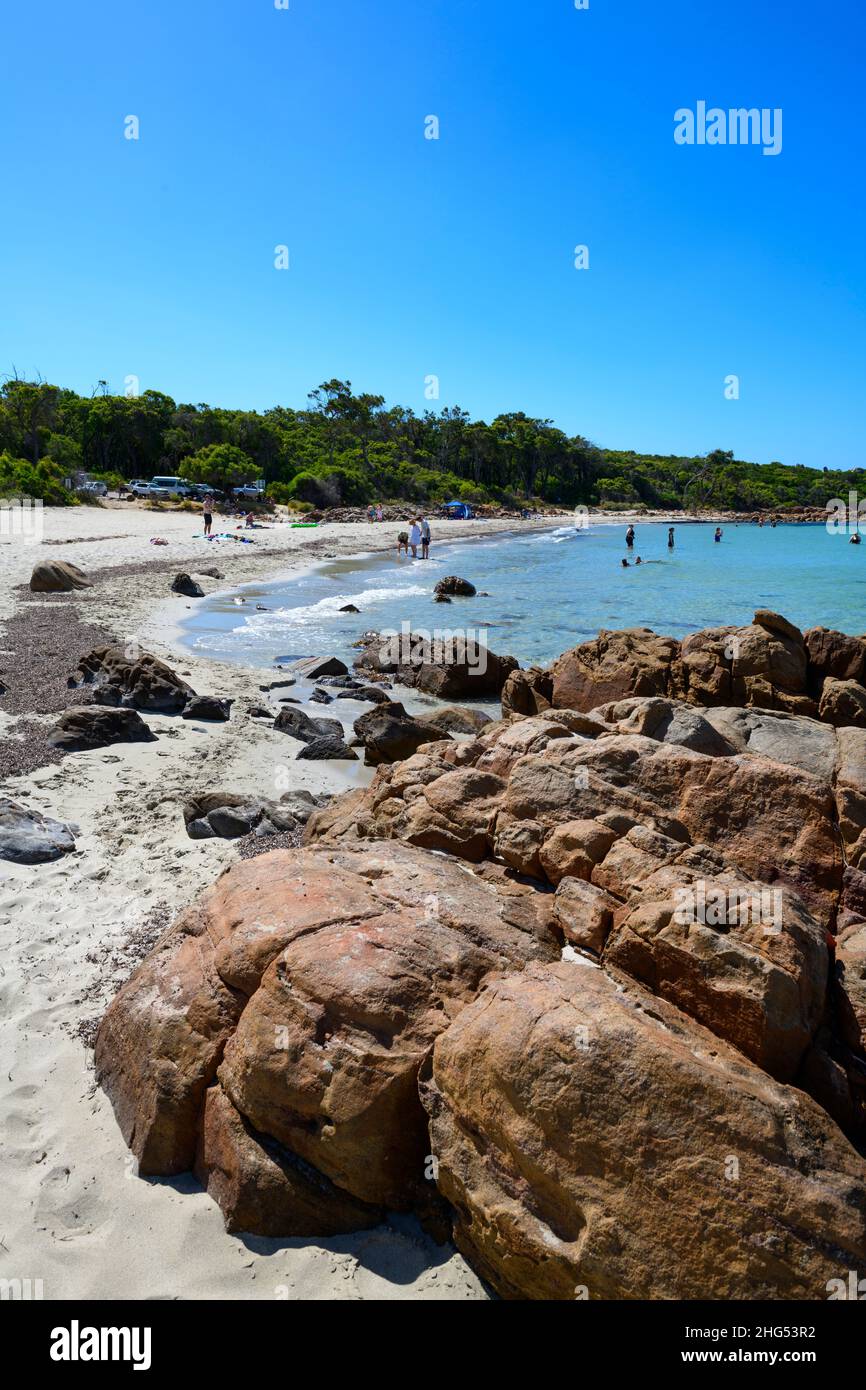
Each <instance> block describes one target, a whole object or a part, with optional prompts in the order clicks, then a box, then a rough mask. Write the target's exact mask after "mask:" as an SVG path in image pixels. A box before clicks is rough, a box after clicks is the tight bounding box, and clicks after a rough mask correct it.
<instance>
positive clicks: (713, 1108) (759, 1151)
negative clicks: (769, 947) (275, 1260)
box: [422, 964, 866, 1300]
mask: <svg viewBox="0 0 866 1390" xmlns="http://www.w3.org/2000/svg"><path fill="white" fill-rule="evenodd" d="M422 1092H423V1096H424V1100H425V1105H426V1106H427V1108H428V1111H429V1114H430V1117H431V1127H430V1132H431V1152H432V1153H433V1155H434V1156H435V1158H436V1160H437V1162H438V1172H439V1176H438V1182H439V1188H440V1190H441V1192H442V1193H444V1195H445V1197H446V1198H447V1199H448V1201H449V1202H450V1203H451V1205H452V1206H453V1208H454V1211H455V1236H456V1241H457V1244H458V1246H459V1248H460V1249H461V1250H462V1252H463V1253H464V1255H465V1256H466V1257H467V1259H468V1260H469V1261H470V1263H471V1264H472V1265H473V1267H474V1268H475V1269H476V1270H477V1271H478V1272H479V1273H480V1274H481V1275H482V1277H484V1278H485V1279H487V1280H488V1282H489V1283H490V1284H491V1286H492V1287H493V1288H494V1289H495V1290H496V1291H497V1292H498V1293H499V1294H501V1295H502V1296H503V1297H505V1298H529V1299H574V1298H590V1299H642V1298H650V1299H702V1298H705V1299H722V1300H727V1299H812V1300H814V1299H818V1300H820V1299H825V1298H826V1297H827V1291H828V1281H829V1280H830V1279H835V1278H840V1277H841V1278H846V1277H847V1271H848V1270H849V1269H855V1270H856V1269H862V1268H863V1267H864V1263H866V1162H864V1159H863V1158H862V1157H861V1156H860V1155H859V1154H858V1153H857V1152H856V1151H855V1150H854V1149H853V1148H852V1147H851V1145H850V1144H849V1143H848V1141H847V1140H846V1139H845V1138H844V1137H843V1135H842V1134H841V1132H840V1131H839V1130H838V1129H837V1127H836V1126H835V1124H834V1123H833V1121H832V1120H830V1119H829V1118H828V1116H827V1115H826V1114H825V1113H824V1112H823V1111H822V1110H821V1109H820V1108H819V1107H818V1105H816V1104H815V1102H814V1101H812V1100H811V1099H810V1098H809V1097H808V1096H806V1095H805V1094H804V1093H803V1092H802V1091H798V1090H794V1089H791V1088H788V1087H786V1086H783V1085H780V1084H779V1083H777V1082H775V1081H772V1080H770V1078H769V1077H767V1076H766V1075H765V1074H764V1073H763V1072H762V1071H760V1070H759V1069H758V1068H757V1067H756V1066H754V1065H753V1064H752V1063H751V1062H749V1061H747V1060H746V1059H745V1058H744V1057H743V1056H742V1055H741V1054H739V1053H738V1052H736V1051H734V1049H733V1048H731V1047H729V1046H728V1045H727V1044H725V1043H723V1042H720V1041H719V1039H718V1038H716V1037H715V1036H714V1035H713V1034H712V1033H709V1032H707V1031H706V1030H705V1029H704V1028H702V1027H701V1026H700V1025H699V1024H697V1023H694V1022H693V1021H692V1020H691V1019H689V1018H688V1017H687V1016H686V1015H685V1014H683V1013H682V1012H681V1011H680V1010H678V1009H676V1008H675V1007H673V1006H672V1005H670V1004H668V1003H666V1002H665V1001H663V1000H660V999H658V998H656V997H655V996H654V995H652V994H650V993H649V992H648V991H645V990H643V989H642V988H640V987H639V986H637V985H634V984H629V983H628V982H623V981H620V982H619V983H615V982H614V981H612V980H610V979H609V978H607V976H605V975H604V974H603V973H602V972H601V971H600V970H597V969H592V968H581V967H580V966H577V965H570V964H562V965H557V966H553V967H549V966H548V967H540V966H534V965H533V966H530V967H528V968H527V969H526V970H525V971H524V972H523V973H522V974H520V975H513V976H510V977H508V978H505V979H500V980H495V981H492V982H491V983H490V984H489V985H488V987H487V988H486V989H485V990H484V992H483V993H482V994H481V995H480V996H479V998H478V999H477V1000H476V1002H475V1003H474V1004H471V1005H470V1006H469V1007H468V1008H466V1009H464V1010H463V1011H462V1013H461V1014H460V1015H459V1017H458V1018H456V1019H455V1021H454V1022H453V1023H452V1024H451V1026H450V1028H448V1029H447V1031H446V1032H444V1033H443V1034H442V1035H441V1036H440V1037H439V1039H438V1041H437V1043H436V1046H435V1048H434V1052H433V1060H432V1068H431V1069H430V1074H429V1075H425V1077H424V1079H423V1081H422Z"/></svg>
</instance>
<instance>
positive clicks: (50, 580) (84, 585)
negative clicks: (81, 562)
mask: <svg viewBox="0 0 866 1390" xmlns="http://www.w3.org/2000/svg"><path fill="white" fill-rule="evenodd" d="M30 588H31V591H32V592H33V593H34V594H68V593H71V592H72V590H74V589H92V588H93V585H92V584H91V582H90V580H89V579H88V578H87V575H86V574H85V573H84V571H83V570H80V569H79V568H78V566H77V565H70V564H69V563H68V562H67V561H65V560H43V561H42V562H41V563H40V564H38V565H34V567H33V573H32V574H31V576H30Z"/></svg>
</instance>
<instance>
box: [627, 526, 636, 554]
mask: <svg viewBox="0 0 866 1390" xmlns="http://www.w3.org/2000/svg"><path fill="white" fill-rule="evenodd" d="M625 543H626V545H627V546H628V548H629V550H631V548H632V546H633V545H634V527H633V526H630V527H629V528H628V530H627V531H626V533H625Z"/></svg>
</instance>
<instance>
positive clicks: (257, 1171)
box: [195, 1085, 384, 1237]
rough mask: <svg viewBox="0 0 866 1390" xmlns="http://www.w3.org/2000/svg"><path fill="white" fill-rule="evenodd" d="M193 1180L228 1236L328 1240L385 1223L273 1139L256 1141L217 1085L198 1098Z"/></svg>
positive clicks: (379, 1212) (375, 1209)
mask: <svg viewBox="0 0 866 1390" xmlns="http://www.w3.org/2000/svg"><path fill="white" fill-rule="evenodd" d="M195 1174H196V1177H197V1178H198V1180H199V1182H200V1183H201V1185H202V1187H204V1188H205V1189H206V1191H207V1192H208V1193H209V1194H210V1196H211V1197H213V1199H214V1201H215V1202H216V1203H217V1204H218V1206H219V1207H220V1209H221V1210H222V1214H223V1217H224V1219H225V1224H226V1230H227V1231H247V1232H249V1233H250V1234H251V1235H258V1236H284V1235H286V1233H287V1232H289V1231H290V1232H291V1233H292V1235H294V1236H319V1237H321V1236H335V1235H341V1234H343V1233H344V1232H346V1231H360V1230H364V1229H365V1228H366V1227H368V1226H376V1225H378V1224H379V1222H380V1221H381V1220H382V1219H383V1216H384V1212H383V1211H382V1209H381V1208H378V1207H371V1206H368V1205H367V1204H366V1203H364V1202H358V1201H356V1200H354V1199H353V1198H352V1197H350V1196H349V1194H348V1193H346V1192H341V1191H340V1189H339V1188H338V1187H335V1186H334V1184H333V1183H332V1182H329V1181H328V1179H327V1178H326V1177H325V1176H324V1175H323V1174H322V1173H320V1172H318V1170H317V1169H315V1168H313V1167H312V1165H311V1164H309V1163H304V1162H303V1160H302V1159H299V1158H298V1157H297V1155H296V1154H293V1153H290V1152H289V1150H288V1149H285V1148H283V1146H282V1145H281V1144H278V1143H277V1142H276V1140H275V1139H271V1138H270V1137H269V1136H268V1135H264V1134H257V1133H256V1131H255V1130H254V1129H253V1128H252V1126H251V1125H250V1124H249V1123H248V1122H247V1121H246V1120H245V1119H244V1117H243V1116H242V1115H239V1114H238V1112H237V1110H235V1108H234V1106H233V1105H232V1103H231V1101H230V1100H229V1099H228V1097H227V1095H226V1094H225V1092H224V1091H223V1089H222V1087H221V1086H219V1085H216V1086H210V1087H208V1089H207V1091H206V1092H205V1102H204V1111H203V1115H202V1124H201V1133H200V1136H199V1142H198V1149H197V1152H196V1159H195Z"/></svg>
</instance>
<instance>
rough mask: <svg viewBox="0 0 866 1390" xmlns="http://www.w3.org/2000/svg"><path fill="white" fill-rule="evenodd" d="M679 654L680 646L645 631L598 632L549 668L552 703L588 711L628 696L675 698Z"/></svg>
mask: <svg viewBox="0 0 866 1390" xmlns="http://www.w3.org/2000/svg"><path fill="white" fill-rule="evenodd" d="M679 654H680V644H679V642H677V641H675V640H674V638H672V637H659V636H658V635H657V634H656V633H655V632H651V631H650V629H649V628H648V627H635V628H627V629H625V630H623V631H619V632H608V631H607V630H605V629H602V631H601V632H599V634H598V636H597V637H594V638H593V639H592V640H591V641H590V642H583V643H582V644H581V645H580V646H579V647H573V648H572V650H571V651H568V652H565V653H563V655H562V656H561V657H559V659H558V660H557V661H555V662H554V663H553V667H552V669H551V675H552V678H553V691H552V700H551V703H552V704H553V705H554V706H555V707H556V708H564V709H576V710H592V709H595V707H596V706H597V705H603V704H604V703H605V702H606V701H608V700H621V699H624V698H625V696H627V695H672V694H677V693H678V688H679V687H678V685H677V684H676V682H675V680H674V676H673V672H674V670H675V663H676V662H677V661H678V658H679Z"/></svg>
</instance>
